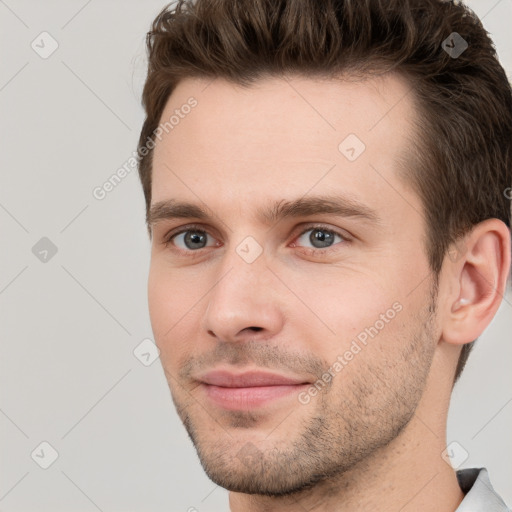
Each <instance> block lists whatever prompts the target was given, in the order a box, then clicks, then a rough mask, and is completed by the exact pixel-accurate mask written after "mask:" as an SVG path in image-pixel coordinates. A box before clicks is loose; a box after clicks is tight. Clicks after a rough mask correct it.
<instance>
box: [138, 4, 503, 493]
mask: <svg viewBox="0 0 512 512" xmlns="http://www.w3.org/2000/svg"><path fill="white" fill-rule="evenodd" d="M454 32H456V33H457V34H459V35H460V36H461V37H462V39H463V40H464V42H465V43H467V48H466V47H465V45H464V43H463V42H462V41H461V39H459V38H458V36H455V37H454V36H453V33H454ZM443 41H447V43H446V42H445V43H443ZM147 42H148V50H149V70H148V77H147V81H146V84H145V87H144V92H143V103H144V107H145V109H146V114H147V117H146V120H145V122H144V125H143V128H142V132H141V136H140V141H139V148H138V150H139V155H140V164H139V173H140V178H141V181H142V185H143V190H144V195H145V200H146V215H147V220H148V228H149V233H150V236H151V238H152V262H151V269H150V278H149V306H150V315H151V322H152V326H153V331H154V335H155V340H156V342H157V345H158V346H159V348H160V350H161V360H162V364H163V367H164V369H165V371H166V376H167V378H168V381H169V385H170V388H171V392H172V396H173V399H174V402H175V404H176V407H177V410H178V413H179V414H180V417H181V418H182V420H183V422H184V424H185V426H186V428H187V430H188V432H189V434H190V436H191V438H192V440H193V441H194V443H195V445H196V447H197V449H198V453H199V455H200V458H201V461H202V463H203V466H204V467H205V469H206V471H207V473H208V474H209V475H210V476H211V477H212V479H214V480H215V481H217V482H218V483H220V485H223V486H224V487H226V488H230V489H233V490H239V491H243V492H252V493H259V494H272V495H278V494H287V493H292V492H296V491H298V490H300V489H304V488H307V487H308V486H312V485H315V484H316V483H318V482H319V481H321V480H324V479H326V478H328V477H329V476H332V475H334V474H340V473H342V472H344V471H349V470H350V469H351V468H353V467H354V466H355V465H357V464H358V463H362V461H364V460H368V459H369V458H370V457H371V456H372V454H374V453H375V452H376V451H377V450H379V449H381V448H383V447H385V446H386V445H387V444H389V443H390V442H392V440H393V439H395V438H396V437H397V436H398V435H399V434H400V432H401V431H402V430H403V429H404V428H406V426H407V425H408V423H409V421H410V419H411V417H412V416H413V414H414V412H415V410H416V409H417V407H418V406H419V404H420V402H421V400H426V398H425V395H426V393H425V390H426V389H427V388H428V386H429V383H431V382H433V381H434V380H435V382H436V384H435V385H439V386H441V385H443V386H444V388H446V389H448V388H449V390H451V387H452V386H453V384H454V383H455V382H456V381H457V379H458V378H459V376H460V373H461V372H462V370H463V368H464V365H465V362H466V359H467V357H468V355H469V352H470V350H471V347H472V345H473V343H474V340H475V339H476V338H477V337H478V336H479V335H480V333H481V332H482V330H483V329H484V328H485V327H486V325H487V324H488V323H489V322H490V320H491V319H492V317H493V315H494V314H495V312H496V310H497V308H498V306H499V302H500V297H501V295H502V293H503V292H504V289H505V284H506V279H507V274H508V269H509V265H510V220H511V218H510V216H511V212H510V193H507V191H510V187H511V184H512V149H511V147H512V95H511V89H510V84H509V83H508V81H507V77H506V74H505V72H504V70H503V68H502V67H501V66H500V64H499V62H498V61H497V58H496V54H495V50H494V47H493V45H492V42H491V40H490V39H489V37H488V35H487V33H486V32H485V30H484V29H483V27H482V25H481V23H480V22H479V20H478V19H477V18H476V16H475V15H474V14H473V13H472V12H471V11H469V10H468V9H467V8H466V7H464V6H463V5H461V4H455V3H453V2H445V1H440V0H426V1H425V0H421V1H420V0H401V1H398V0H397V1H390V2H387V3H386V6H385V8H384V7H383V6H382V5H381V2H379V1H377V0H376V1H374V2H373V1H368V2H350V1H343V0H330V1H325V2H323V3H322V4H321V7H320V4H319V3H318V2H317V1H316V0H293V1H292V0H277V1H276V0H272V1H270V0H267V1H265V0H259V1H254V0H246V1H244V0H239V1H233V0H231V1H228V0H218V1H211V0H209V1H202V0H197V1H196V2H187V1H179V2H178V3H177V4H176V5H174V6H173V7H172V8H170V7H167V8H165V9H164V10H163V11H162V12H161V13H160V14H159V15H158V17H157V18H156V19H155V21H154V23H153V27H152V30H151V31H150V32H149V34H148V39H147ZM461 45H464V46H461ZM463 48H464V49H463ZM462 49H463V51H461V52H460V53H459V52H458V51H456V50H462ZM450 51H451V52H452V53H451V55H450ZM191 224H193V225H191ZM185 228H186V229H185ZM226 369H228V370H229V371H230V372H233V370H240V371H246V370H251V371H252V370H256V369H257V370H259V371H261V370H265V371H268V372H272V373H279V374H280V375H281V376H283V375H284V376H286V377H287V378H288V379H291V380H292V381H293V386H290V387H293V390H292V391H290V390H288V392H287V393H285V391H286V390H283V389H282V390H281V391H282V392H283V393H284V394H283V396H279V397H273V398H272V400H269V399H268V397H266V398H265V397H263V398H265V399H263V398H262V397H261V396H260V397H259V398H260V399H261V400H260V402H261V403H262V404H263V405H261V404H260V405H258V404H259V403H260V402H258V400H256V402H257V403H256V402H254V397H252V398H251V399H250V400H249V402H250V403H249V402H247V407H243V406H240V403H241V402H243V400H244V399H245V398H244V397H240V396H238V397H235V402H233V404H232V405H233V406H232V407H229V406H228V405H226V400H227V399H226V397H225V396H223V395H222V396H219V395H215V393H217V392H218V391H219V390H218V388H217V387H216V386H214V385H212V383H211V382H210V385H209V384H208V383H206V382H205V380H208V379H210V380H212V379H213V380H215V379H216V378H219V376H218V375H216V374H212V370H215V371H217V370H226ZM212 375H213V376H212ZM433 376H435V377H436V379H434V378H433ZM224 377H225V376H224ZM439 382H441V383H442V384H439ZM213 384H214V383H213ZM444 388H443V389H444ZM427 395H428V394H427ZM230 397H231V398H233V397H232V396H231V395H230ZM231 398H229V399H228V401H229V400H231ZM246 398H247V397H246ZM251 400H252V402H251ZM236 404H238V405H236ZM389 404H393V406H392V407H391V408H390V406H389ZM248 460H249V461H250V463H248ZM283 465H284V467H286V468H289V469H290V471H286V472H284V473H285V474H283V471H282V466H283ZM304 468H306V469H304Z"/></svg>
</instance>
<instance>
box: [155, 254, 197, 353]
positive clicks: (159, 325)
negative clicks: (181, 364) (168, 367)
mask: <svg viewBox="0 0 512 512" xmlns="http://www.w3.org/2000/svg"><path fill="white" fill-rule="evenodd" d="M187 283H188V285H187ZM201 295H202V292H201V290H200V289H198V287H197V286H190V280H189V279H183V278H182V277H180V274H179V272H172V271H169V269H167V268H165V269H164V268H162V265H159V264H158V263H155V264H153V263H152V264H151V267H150V271H149V278H148V307H149V316H150V320H151V327H152V330H153V335H154V337H155V342H156V345H157V346H158V348H159V349H160V352H161V358H162V359H163V361H164V362H165V363H167V362H170V355H172V357H173V359H176V357H178V356H179V355H180V354H181V353H182V352H183V351H184V349H185V347H186V346H189V345H190V341H188V342H187V341H186V340H187V339H190V336H187V335H186V332H187V329H190V328H191V326H192V325H194V326H195V328H196V330H197V318H195V317H194V313H193V308H194V304H196V303H197V301H198V299H199V298H200V297H201ZM171 349H172V350H171Z"/></svg>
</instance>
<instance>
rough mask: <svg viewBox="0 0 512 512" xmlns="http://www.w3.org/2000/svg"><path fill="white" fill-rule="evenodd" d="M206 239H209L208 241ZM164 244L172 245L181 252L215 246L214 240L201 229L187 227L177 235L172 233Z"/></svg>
mask: <svg viewBox="0 0 512 512" xmlns="http://www.w3.org/2000/svg"><path fill="white" fill-rule="evenodd" d="M208 237H210V239H211V240H210V241H209V240H208ZM165 243H166V244H169V243H172V244H173V245H175V246H176V247H178V249H181V250H183V251H194V250H198V249H204V248H205V247H211V246H214V245H216V240H215V239H214V238H213V237H211V236H210V235H209V234H208V233H207V232H206V231H204V230H202V229H197V228H194V227H189V228H188V229H183V230H181V231H179V232H178V233H173V234H172V235H170V236H168V237H167V238H166V240H165Z"/></svg>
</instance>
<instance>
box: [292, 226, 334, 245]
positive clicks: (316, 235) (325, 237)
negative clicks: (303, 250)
mask: <svg viewBox="0 0 512 512" xmlns="http://www.w3.org/2000/svg"><path fill="white" fill-rule="evenodd" d="M308 233H310V235H309V236H307V234H308ZM336 237H337V238H338V241H339V242H342V241H343V238H342V237H341V236H340V235H338V234H337V233H335V232H334V231H330V230H328V229H324V228H310V229H308V230H306V231H304V233H302V234H301V235H300V237H298V238H297V240H298V241H299V243H300V245H304V244H305V243H306V240H307V242H309V243H311V245H312V246H313V248H315V249H323V248H325V247H330V246H331V245H333V244H334V243H335V241H336Z"/></svg>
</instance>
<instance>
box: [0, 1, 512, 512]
mask: <svg viewBox="0 0 512 512" xmlns="http://www.w3.org/2000/svg"><path fill="white" fill-rule="evenodd" d="M469 4H470V6H472V7H473V8H474V9H475V10H476V12H477V13H478V14H479V15H480V16H481V17H483V21H484V24H485V26H486V28H487V30H488V31H489V32H490V33H491V34H492V36H493V38H494V40H495V42H496V46H497V48H498V51H499V55H500V59H501V61H502V63H503V65H504V66H505V68H506V69H507V71H508V73H509V76H510V72H511V70H512V38H511V35H510V22H511V21H512V0H500V1H495V0H492V1H483V0H474V1H472V2H469ZM163 5H164V2H162V1H160V0H158V1H157V0H151V1H145V2H135V1H130V2H128V1H121V0H116V1H113V0H112V1H101V2H100V0H89V1H82V0H81V1H70V0H66V1H64V0H53V1H50V0H47V1H45V2H40V1H35V0H33V1H28V0H5V1H4V0H0V34H1V36H0V37H1V40H0V52H1V72H0V108H1V110H0V112H1V117H0V126H1V133H0V140H1V148H2V151H1V152H0V169H1V176H2V180H1V184H2V186H1V187H0V226H1V244H2V250H1V251H0V265H1V266H0V311H1V318H0V325H1V339H2V355H1V358H0V364H1V372H0V375H1V377H0V378H1V381H0V387H1V395H0V428H1V435H0V443H1V448H2V456H1V460H2V464H1V473H0V511H2V512H14V511H25V512H26V511H37V512H42V511H52V512H59V511H68V510H73V511H76V512H82V511H83V512H89V511H91V512H93V511H95V510H101V511H105V512H107V511H128V510H129V511H141V512H142V511H152V512H160V511H186V510H189V509H190V510H192V509H191V507H195V509H196V510H198V511H200V512H206V511H217V510H219V511H220V510H227V493H226V492H225V491H224V490H223V489H220V488H218V487H217V486H216V485H214V484H213V483H212V482H211V481H209V480H208V479H207V478H206V476H205V475H204V473H203V471H202V469H201V467H200V465H199V463H198V460H197V457H196V455H195V450H194V449H193V447H192V445H191V443H190V442H189V441H188V438H187V436H186V433H185V430H184V429H183V427H182V425H181V423H180V421H179V420H178V418H177V416H176V414H175V412H174V408H173V405H172V402H171V398H170V394H169V391H168V387H167V382H166V380H165V378H164V374H163V371H162V368H161V365H160V361H159V360H156V361H155V362H154V363H153V364H152V365H151V366H148V367H146V366H144V365H143V364H142V363H141V362H140V361H139V360H138V359H136V358H135V356H134V354H133V351H134V349H135V347H137V345H139V343H141V341H142V340H144V339H145V338H152V333H151V327H150V323H149V316H148V313H147V300H146V279H147V271H148V265H149V241H148V238H147V235H146V231H145V226H144V202H143V195H142V190H141V187H140V185H139V182H138V176H137V175H136V172H135V171H133V172H131V173H130V174H129V175H128V176H127V177H126V178H125V179H124V180H123V182H122V183H121V184H120V185H118V186H117V187H116V188H115V189H114V190H113V191H112V192H111V193H109V194H108V195H107V197H106V198H105V199H104V200H102V201H100V200H97V199H95V198H94V197H93V195H92V190H93V189H94V187H97V186H101V184H102V183H104V182H105V181H106V180H107V179H108V178H109V177H110V176H111V175H112V174H113V173H114V172H115V171H116V170H117V169H118V168H119V167H121V166H122V165H123V164H124V163H125V162H126V161H127V160H128V159H129V157H130V156H132V152H133V151H134V150H135V148H136V143H137V139H138V135H139V131H140V128H141V124H142V121H143V111H142V108H141V106H140V94H141V91H142V85H143V81H144V77H145V46H144V38H145V33H146V31H147V30H148V29H149V24H150V22H151V21H152V19H153V18H154V16H155V15H156V13H157V12H158V11H159V10H160V8H161V7H162V6H163ZM43 31H47V32H49V33H50V34H51V36H52V37H53V38H54V39H55V40H56V41H57V42H58V45H59V47H58V49H57V50H56V51H55V52H54V53H53V54H52V55H51V56H50V57H49V58H47V59H43V58H41V57H40V56H39V55H38V54H37V53H36V52H35V51H34V50H33V49H32V48H31V42H32V41H33V40H34V39H36V38H37V37H38V36H39V34H40V33H41V32H43ZM37 41H38V39H36V42H37ZM45 47H46V49H48V48H49V46H48V43H46V44H45ZM42 237H48V238H49V239H50V240H51V241H52V242H53V243H54V244H55V245H56V246H57V249H58V252H57V254H56V255H55V256H53V257H52V258H51V259H49V261H47V262H46V263H43V262H41V261H40V260H39V259H38V258H36V257H35V255H34V254H33V253H32V247H33V246H34V245H35V244H36V243H37V242H38V241H39V240H40V239H41V238H42ZM511 332H512V295H511V294H510V292H509V293H508V295H507V296H506V297H505V300H504V302H503V304H502V307H501V309H500V311H499V313H498V315H497V317H496V318H495V320H494V321H493V323H492V325H491V326H490V328H489V329H488V330H487V331H486V333H485V335H484V336H482V338H481V340H480V341H479V343H478V345H477V346H476V348H475V349H474V351H473V353H472V355H471V357H470V359H469V362H468V366H467V369H466V371H465V373H464V375H463V376H462V379H461V381H460V382H459V384H458V385H457V386H456V389H455V391H454V395H453V399H452V406H451V413H450V418H449V425H448V427H449V428H448V442H451V441H454V440H456V441H457V442H458V443H460V445H461V446H463V447H464V449H465V450H467V452H468V453H469V457H468V458H467V460H466V461H465V462H464V464H463V466H462V467H474V466H485V467H487V468H488V470H489V472H490V477H491V481H492V482H493V484H494V486H495V488H496V489H497V491H498V492H499V493H500V494H501V495H502V496H503V498H504V499H505V501H507V502H508V504H509V505H511V504H512V484H511V481H512V479H511V477H512V436H511V435H510V432H511V426H512V403H511V402H512V385H511V384H512V372H511V371H510V362H511V359H512V357H511V356H512V345H511V343H510V342H511V336H510V333H511ZM425 420H426V422H427V423H428V418H425ZM43 441H46V442H48V443H50V444H51V445H52V446H53V447H54V448H55V449H56V450H57V451H58V453H59V457H58V458H57V460H56V461H55V462H54V463H53V464H52V465H51V466H50V467H49V468H48V469H46V470H45V469H42V468H41V467H39V465H38V464H36V462H35V461H34V460H33V459H32V458H31V453H32V452H33V451H34V450H35V449H36V448H38V447H39V445H40V443H41V442H43ZM36 453H39V455H40V457H39V459H37V457H36V456H34V457H35V458H36V460H39V461H42V460H43V459H44V457H46V456H48V453H49V452H48V450H46V452H44V450H43V452H42V453H44V456H43V455H41V452H40V451H39V452H37V450H36Z"/></svg>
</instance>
